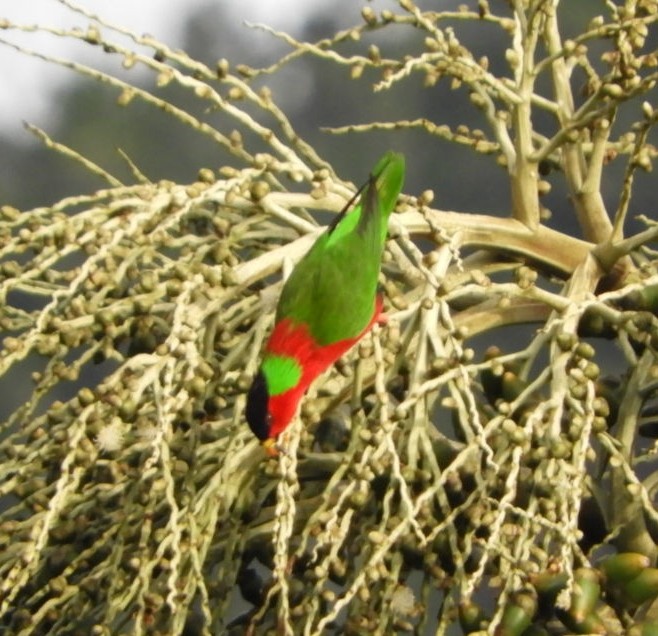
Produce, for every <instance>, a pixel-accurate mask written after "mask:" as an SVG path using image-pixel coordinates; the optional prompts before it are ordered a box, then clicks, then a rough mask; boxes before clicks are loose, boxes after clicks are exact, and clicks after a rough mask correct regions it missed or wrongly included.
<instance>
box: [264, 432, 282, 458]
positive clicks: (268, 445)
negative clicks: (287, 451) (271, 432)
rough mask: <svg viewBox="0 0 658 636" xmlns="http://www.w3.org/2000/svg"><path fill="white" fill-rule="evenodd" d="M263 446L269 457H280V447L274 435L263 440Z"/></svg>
mask: <svg viewBox="0 0 658 636" xmlns="http://www.w3.org/2000/svg"><path fill="white" fill-rule="evenodd" d="M263 448H264V449H265V454H266V455H267V456H268V457H278V456H279V447H278V446H277V445H276V439H274V438H273V437H268V438H267V439H266V440H265V441H264V442H263Z"/></svg>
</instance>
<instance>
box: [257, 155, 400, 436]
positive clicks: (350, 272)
mask: <svg viewBox="0 0 658 636" xmlns="http://www.w3.org/2000/svg"><path fill="white" fill-rule="evenodd" d="M404 172H405V163H404V157H403V156H402V155H400V154H396V153H393V152H387V153H386V154H385V155H384V156H383V157H382V158H381V159H380V160H379V162H378V163H377V165H376V166H375V168H374V170H373V171H372V174H371V176H370V178H369V180H368V182H367V183H366V184H365V185H364V186H363V187H362V188H361V190H360V197H359V199H358V201H357V203H356V204H355V205H354V208H353V209H352V210H349V206H350V204H348V205H347V207H346V208H345V209H344V210H343V211H342V212H341V214H340V215H338V216H337V217H336V219H335V221H334V222H333V223H332V224H331V225H330V226H329V228H328V229H327V231H326V232H324V233H323V234H322V235H320V237H319V238H318V239H317V240H316V242H315V243H314V244H313V246H312V247H311V249H310V250H309V251H308V252H307V253H306V255H305V256H304V257H303V258H302V259H301V260H300V261H299V263H298V264H297V266H296V267H295V268H294V269H293V271H292V273H291V274H290V276H289V278H288V280H287V281H286V282H285V284H284V286H283V290H282V291H281V297H280V299H279V303H278V305H277V310H276V319H275V325H274V330H273V331H272V334H271V336H270V338H269V340H268V341H267V344H266V345H265V350H264V353H263V360H262V363H261V365H260V369H259V370H258V373H257V374H256V377H255V378H254V381H253V384H252V385H251V388H250V389H249V394H248V396H247V407H246V416H247V422H248V423H249V426H250V427H251V430H252V431H253V432H254V435H256V437H258V438H259V439H260V440H263V441H265V440H270V444H271V441H273V440H275V439H276V438H277V437H278V435H279V434H280V433H281V432H282V431H283V430H284V429H285V428H286V427H287V426H288V424H290V421H291V420H292V418H293V417H294V415H295V413H296V411H297V407H298V405H299V402H300V400H301V398H302V396H303V395H304V392H305V391H306V389H308V387H309V385H310V384H311V382H313V380H315V378H317V377H318V376H319V375H320V374H321V373H322V372H323V371H325V370H326V369H327V368H328V367H329V366H330V365H331V364H333V363H334V362H336V360H338V358H340V357H341V356H342V355H343V354H344V353H345V352H346V351H347V350H348V349H350V348H351V347H352V346H353V345H354V344H355V343H356V342H357V341H358V340H359V339H360V338H361V337H362V336H363V335H364V334H365V333H366V332H367V331H368V330H369V329H370V328H371V327H372V325H373V324H374V323H375V321H377V319H378V318H379V317H380V314H381V310H382V299H381V297H380V296H378V295H377V279H378V277H379V270H380V265H381V259H382V252H383V250H384V243H385V241H386V231H387V227H388V217H389V216H390V214H391V211H392V210H393V208H394V207H395V202H396V201H397V198H398V195H399V194H400V190H401V189H402V184H403V181H404ZM358 194H359V193H357V196H358Z"/></svg>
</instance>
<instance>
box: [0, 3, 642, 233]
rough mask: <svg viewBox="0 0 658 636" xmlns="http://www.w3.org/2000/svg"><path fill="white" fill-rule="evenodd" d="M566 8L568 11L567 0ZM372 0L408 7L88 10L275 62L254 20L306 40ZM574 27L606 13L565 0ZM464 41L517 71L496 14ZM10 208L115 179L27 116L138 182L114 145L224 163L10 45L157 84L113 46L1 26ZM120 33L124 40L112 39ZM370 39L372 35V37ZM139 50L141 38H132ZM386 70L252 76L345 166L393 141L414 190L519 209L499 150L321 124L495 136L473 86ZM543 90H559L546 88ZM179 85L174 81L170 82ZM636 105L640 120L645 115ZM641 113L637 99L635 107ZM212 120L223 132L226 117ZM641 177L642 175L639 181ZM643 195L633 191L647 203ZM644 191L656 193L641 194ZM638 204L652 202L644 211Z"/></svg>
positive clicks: (180, 40)
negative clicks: (89, 167) (434, 128)
mask: <svg viewBox="0 0 658 636" xmlns="http://www.w3.org/2000/svg"><path fill="white" fill-rule="evenodd" d="M419 4H420V5H421V6H423V5H426V6H428V7H429V6H430V5H431V7H432V8H433V9H436V10H438V9H447V8H451V9H455V8H457V6H458V4H459V3H458V2H456V1H455V0H434V1H433V2H424V3H423V2H421V3H419ZM473 4H475V3H473ZM565 4H569V8H568V10H567V9H564V5H565ZM366 5H368V6H370V7H371V8H372V9H373V10H374V11H376V12H380V11H381V10H382V9H386V8H388V9H391V10H394V11H399V5H398V4H397V3H396V2H393V0H375V1H373V2H358V1H356V0H317V1H316V2H306V1H305V0H247V1H244V0H167V2H163V0H139V1H138V2H135V1H134V0H114V1H113V2H111V3H107V2H103V1H102V0H79V6H81V7H84V9H85V10H87V11H89V12H93V13H98V14H99V15H101V16H102V17H103V18H104V19H106V20H107V21H110V22H112V23H114V24H117V25H121V26H124V27H126V28H128V29H131V30H132V31H134V32H135V33H137V34H142V33H149V34H151V35H153V36H155V37H156V38H158V39H160V40H161V41H163V42H164V43H166V44H168V45H169V46H171V47H172V48H180V49H184V50H185V51H187V52H188V53H189V54H190V55H191V56H192V57H196V58H198V59H200V60H202V61H204V62H207V63H208V64H211V65H213V64H214V63H215V61H216V60H217V59H219V58H222V57H224V58H227V59H228V60H229V61H230V63H231V64H232V65H235V64H238V63H245V64H249V65H252V66H256V67H266V66H268V65H270V64H272V63H273V62H275V61H276V60H278V59H279V58H280V57H281V56H283V55H285V54H286V53H288V52H289V51H290V48H289V46H288V45H286V44H285V43H283V42H282V41H281V40H279V39H276V38H275V37H274V36H272V35H271V34H268V33H265V32H263V31H260V30H257V29H254V28H250V27H249V26H247V22H250V23H256V22H260V23H265V24H267V25H269V26H271V27H272V28H274V29H280V30H285V31H286V32H288V33H290V34H291V35H292V36H294V37H295V38H297V39H298V40H310V41H316V40H319V39H321V38H326V37H331V36H332V35H333V34H334V33H336V31H338V30H340V29H344V28H348V27H350V26H354V25H358V24H361V23H362V22H363V20H362V18H361V15H360V14H361V9H362V8H363V7H364V6H366ZM491 6H492V10H494V11H502V12H505V11H506V10H507V9H506V6H507V5H506V3H504V2H502V0H500V1H497V0H492V2H491ZM562 8H563V10H562V13H563V16H562V20H563V24H564V32H563V36H564V37H569V36H572V35H574V34H575V33H577V32H578V31H579V30H580V29H582V28H583V27H584V26H585V25H586V24H587V23H588V21H589V20H590V19H591V18H592V17H593V16H594V15H596V13H597V12H599V11H600V10H601V8H602V7H601V6H600V3H598V2H595V1H594V0H580V1H579V2H577V3H564V2H563V3H562ZM0 18H4V19H6V20H8V21H9V22H10V23H13V24H18V25H23V26H28V25H33V24H39V25H41V26H47V27H58V28H60V29H71V28H73V27H78V28H81V29H86V28H87V26H88V24H89V20H88V19H87V18H85V17H84V16H83V15H80V13H77V12H75V11H74V10H72V8H71V7H70V6H66V4H65V3H63V2H61V1H60V0H30V2H29V3H4V6H2V5H0ZM454 24H455V26H456V31H457V34H458V37H459V38H460V39H461V41H462V42H463V43H464V44H465V45H467V46H468V47H470V48H471V50H472V51H473V53H474V54H475V55H476V56H480V55H485V54H486V55H487V56H488V58H489V63H490V68H491V69H492V70H493V71H494V72H508V71H506V69H505V66H504V64H505V63H504V50H505V48H506V46H507V45H508V43H507V40H506V36H505V35H504V34H503V33H501V31H500V29H497V28H495V27H493V26H491V25H490V24H484V23H477V24H473V23H464V22H455V23H454ZM0 37H1V38H2V40H1V44H2V45H0V68H1V69H2V75H3V87H2V90H0V148H1V149H2V152H0V204H11V205H14V206H16V207H19V208H23V209H25V208H29V207H33V206H37V205H44V204H49V203H53V202H55V201H57V200H59V199H60V198H62V197H63V196H67V195H71V194H79V193H83V192H90V191H94V190H96V189H98V188H99V187H105V185H106V184H105V182H103V181H101V180H100V179H98V178H96V177H93V176H92V175H90V174H88V173H87V172H86V171H85V170H84V169H83V168H82V167H81V166H79V165H77V164H76V163H75V162H73V161H70V160H67V159H66V158H64V157H62V156H60V155H59V154H57V153H55V152H53V151H52V150H48V149H47V148H45V147H44V146H43V144H42V143H41V142H40V141H39V140H37V139H36V138H35V137H34V136H33V135H31V134H30V133H29V132H28V131H26V130H25V129H24V127H23V124H22V122H23V121H27V122H29V123H32V124H35V125H37V126H39V127H40V128H42V129H44V130H45V131H46V132H47V133H48V134H49V135H50V136H51V137H52V138H53V139H54V140H55V141H58V142H61V143H63V144H66V145H68V146H70V147H72V148H73V149H74V150H76V151H78V152H80V153H81V154H83V155H85V156H87V157H89V158H91V159H92V160H93V161H95V162H97V163H98V164H99V165H101V166H102V167H103V168H105V169H106V170H108V171H109V172H111V173H112V174H114V175H115V176H117V177H118V178H119V179H121V180H123V181H124V183H131V182H132V177H131V175H130V173H129V170H128V167H127V165H126V162H125V161H124V160H123V159H122V158H121V157H120V155H119V152H118V150H119V149H120V150H122V151H123V152H125V153H126V154H127V155H128V156H129V157H130V158H131V159H132V160H133V161H134V162H135V164H136V165H137V166H138V167H139V168H140V169H141V170H142V172H143V173H144V174H145V175H146V176H148V177H149V178H150V179H152V180H158V179H162V178H167V179H172V180H175V181H177V182H182V183H186V182H190V181H193V180H194V179H195V177H196V174H197V172H198V170H199V168H201V167H209V168H214V169H216V168H217V167H219V166H220V165H222V163H224V162H225V161H226V160H227V157H222V156H221V155H220V154H218V149H217V147H216V146H215V145H213V144H212V143H211V142H210V141H209V140H208V139H207V138H205V137H202V136H201V135H198V134H196V133H194V132H192V131H191V130H189V129H188V128H186V127H184V126H183V125H182V124H180V123H178V122H176V121H174V120H173V119H172V118H171V117H168V116H166V115H164V114H163V113H161V112H159V111H157V110H156V109H155V108H153V107H149V106H147V105H146V104H144V103H141V102H140V101H139V100H133V101H132V102H131V104H130V105H129V106H128V107H125V108H122V107H119V106H118V105H117V97H118V91H117V89H116V88H112V87H107V86H103V85H100V84H99V83H97V82H95V81H93V80H91V79H89V78H82V77H80V76H79V75H78V74H77V73H74V72H72V71H71V70H70V69H66V68H62V67H60V66H57V65H55V64H52V63H48V62H45V61H43V60H41V59H35V58H32V57H29V56H27V55H25V54H24V53H19V52H17V51H16V50H14V49H13V48H11V47H10V46H8V45H7V43H8V42H10V43H15V44H16V43H17V44H20V45H22V46H24V47H27V48H29V49H32V50H35V51H38V52H40V53H47V54H50V55H54V56H58V57H61V58H65V59H68V60H73V61H76V62H82V63H85V64H89V65H90V66H92V67H94V68H100V69H103V70H105V71H108V72H112V73H115V74H117V75H118V76H119V77H123V78H125V79H126V80H128V81H130V82H133V83H136V84H138V85H140V86H144V87H145V88H148V89H150V90H152V89H153V88H154V78H153V75H152V73H150V72H149V71H147V70H145V69H143V68H140V66H139V65H137V66H135V67H134V68H133V69H131V70H130V71H127V70H125V69H123V68H122V67H121V63H120V62H121V60H120V59H119V56H112V55H108V54H106V53H103V51H102V50H100V49H99V47H94V46H92V45H89V44H86V43H84V42H80V41H75V40H73V39H71V38H64V37H60V36H57V35H53V34H49V33H43V32H22V31H18V30H16V29H13V28H12V29H4V30H2V31H0ZM112 38H114V39H115V40H116V41H118V42H121V43H123V44H127V43H129V40H128V38H123V39H122V38H121V37H120V36H115V35H112ZM366 38H367V41H366ZM423 39H424V34H423V33H421V32H419V31H418V30H416V29H414V28H412V27H411V26H409V27H400V26H397V27H395V28H392V29H384V30H382V31H376V32H373V33H368V34H367V35H366V37H364V38H363V41H361V42H357V43H354V42H350V43H349V44H347V43H346V44H342V45H341V46H340V50H341V52H343V53H345V54H349V53H350V52H359V53H360V54H365V52H366V50H367V46H368V45H369V44H370V43H375V44H377V45H378V46H379V47H380V49H381V51H382V55H383V56H385V57H402V56H403V55H404V54H408V53H411V54H414V53H419V52H421V51H422V50H423V49H424V45H423ZM131 46H134V45H132V44H131ZM378 80H379V75H376V74H374V73H372V72H368V70H366V71H365V72H364V74H363V76H362V77H361V78H360V79H359V80H358V81H352V80H350V76H349V69H348V68H347V67H343V66H338V65H336V64H332V63H329V62H327V61H322V60H317V59H312V58H310V57H308V56H306V57H303V58H300V59H296V60H294V61H293V62H292V63H291V64H289V65H287V66H286V67H285V68H284V69H283V70H281V71H280V72H277V73H276V74H274V75H267V76H263V77H260V78H258V79H257V80H256V81H255V85H256V86H260V85H267V86H269V87H270V88H271V89H272V92H273V96H274V99H275V101H276V102H277V103H278V105H279V106H280V107H281V108H282V109H283V110H284V112H286V113H287V115H288V116H289V118H290V119H291V121H292V123H293V125H294V126H295V128H296V130H297V131H298V133H299V134H301V135H302V137H304V138H305V139H306V140H307V141H309V142H310V143H311V144H312V145H313V146H314V147H315V149H316V150H317V151H318V153H319V154H320V155H321V156H322V157H323V158H325V159H327V160H328V161H330V162H331V163H332V164H333V165H334V166H335V167H336V169H337V171H338V173H339V174H340V176H341V177H342V178H344V179H349V180H352V181H354V182H355V183H359V182H362V181H363V180H364V179H365V178H366V176H367V171H368V169H369V166H371V165H372V163H373V161H374V160H376V158H377V157H378V155H379V154H380V153H381V152H382V151H383V150H385V149H388V148H395V149H397V150H400V151H403V152H405V153H406V154H407V157H408V175H409V176H408V180H407V185H406V188H405V190H406V192H407V193H409V194H419V193H420V192H421V191H422V190H423V189H425V188H432V189H433V190H434V191H435V193H436V198H435V201H434V205H435V206H436V207H438V208H441V209H446V210H451V209H452V210H456V211H467V212H479V213H491V214H496V215H505V214H508V213H509V192H508V184H507V179H506V176H505V172H504V170H503V169H501V168H500V167H498V166H497V165H496V163H495V161H494V158H493V157H491V156H490V157H483V156H481V155H477V154H476V153H474V152H472V151H471V150H470V149H469V148H467V147H465V146H459V145H457V144H451V143H448V142H446V141H444V140H442V139H440V138H438V137H435V136H434V137H433V136H430V135H428V134H427V133H425V132H423V131H421V130H419V129H416V130H413V131H409V130H406V131H396V132H395V133H393V132H378V133H367V134H358V133H352V134H348V135H341V136H336V135H332V134H330V133H327V132H322V131H321V127H325V126H341V125H346V124H352V123H356V124H361V123H366V122H371V121H386V122H391V121H395V120H397V119H408V120H415V119H418V118H427V119H428V120H430V121H432V122H434V123H436V124H448V125H449V126H451V128H453V129H454V128H455V127H456V126H457V125H459V124H466V125H467V126H469V127H470V128H482V129H483V130H484V131H485V132H486V133H488V131H487V128H486V124H485V122H484V121H483V119H482V117H481V116H480V113H479V112H478V111H477V110H476V109H475V108H473V107H472V106H471V104H470V102H469V99H468V91H467V90H464V89H463V88H462V89H460V90H452V89H451V87H450V82H449V81H446V80H442V81H440V82H439V83H438V84H436V85H435V86H432V87H430V88H427V87H424V86H423V80H424V76H423V75H422V74H418V75H416V76H411V77H409V78H408V79H406V80H405V81H404V82H402V83H400V84H397V85H396V86H395V87H394V88H393V89H392V90H389V91H382V92H377V93H375V92H373V85H374V83H375V82H376V81H378ZM546 88H547V89H548V90H549V87H548V85H547V86H546ZM172 90H175V89H172ZM177 99H178V102H177V103H185V101H186V100H187V102H188V104H187V105H186V107H187V108H189V109H190V110H191V111H192V112H195V111H199V108H200V106H199V103H198V100H195V98H194V97H193V96H190V95H184V94H182V92H181V95H180V96H178V97H177ZM638 109H639V104H636V105H635V106H634V112H631V113H630V115H631V116H636V115H637V110H638ZM631 110H633V109H631ZM545 119H546V121H543V120H542V117H541V116H540V117H538V120H537V122H536V125H537V127H538V129H540V130H542V131H543V132H545V133H546V134H550V133H551V132H554V125H555V124H554V122H552V121H551V120H550V119H548V118H545ZM209 120H210V121H211V122H212V123H213V124H214V125H216V126H217V127H219V128H222V127H223V126H224V127H226V126H231V123H230V122H222V121H221V114H219V113H217V114H210V117H209ZM622 169H623V164H622V162H621V161H620V162H617V163H616V164H615V163H613V164H612V165H611V167H610V174H609V175H607V179H606V193H604V196H606V197H607V203H609V205H610V207H611V210H614V207H615V206H616V199H617V196H618V185H619V175H620V174H621V171H622ZM642 177H643V175H640V176H639V178H640V180H641V179H642ZM548 179H549V180H550V181H551V184H552V186H553V189H552V192H551V193H550V194H549V195H548V196H547V197H546V198H545V200H544V203H545V205H546V207H547V208H548V209H550V211H551V214H552V218H551V220H550V221H549V223H550V224H552V225H554V226H557V227H561V228H563V229H566V230H567V231H573V232H574V233H576V234H578V230H577V228H576V226H575V223H574V222H573V213H572V211H571V208H570V205H569V203H568V198H567V196H566V192H565V189H564V184H563V182H562V179H561V177H560V175H559V174H555V173H553V174H551V175H550V176H549V177H548ZM643 200H644V199H642V198H638V199H636V204H638V205H640V206H641V205H642V201H643ZM644 201H646V200H644ZM639 211H642V210H639Z"/></svg>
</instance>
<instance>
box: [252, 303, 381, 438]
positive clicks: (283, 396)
mask: <svg viewBox="0 0 658 636" xmlns="http://www.w3.org/2000/svg"><path fill="white" fill-rule="evenodd" d="M381 311H382V298H381V296H379V295H378V296H377V298H376V301H375V311H374V312H373V315H372V318H371V319H370V322H369V323H368V325H367V326H366V328H365V329H364V330H363V331H362V332H361V333H360V334H359V335H358V336H357V337H356V338H348V339H346V340H339V341H338V342H334V343H332V344H330V345H325V346H321V345H318V344H317V343H316V342H315V341H314V340H313V338H312V337H311V335H310V333H309V331H308V328H307V327H306V325H301V324H295V323H293V322H292V321H291V320H289V319H288V318H284V319H283V320H281V321H280V322H278V323H277V324H276V325H275V327H274V330H273V331H272V335H271V336H270V339H269V340H268V342H267V345H266V347H265V352H266V355H267V353H271V354H274V355H280V356H288V357H291V358H294V359H295V360H296V361H297V362H298V364H299V366H300V367H301V369H302V375H301V377H300V379H299V382H298V383H297V384H296V385H295V386H294V387H292V388H291V389H288V390H287V391H285V392H283V393H280V394H279V395H273V396H270V399H269V412H270V415H271V417H272V420H271V424H270V431H269V437H271V438H274V437H277V436H278V435H279V434H280V433H281V432H282V431H283V430H284V429H285V428H286V427H287V426H288V424H289V423H290V420H292V418H293V417H294V415H295V411H296V410H297V405H298V404H299V401H300V400H301V399H302V396H303V395H304V393H305V392H306V389H308V387H309V386H310V384H311V383H312V382H313V380H315V378H317V377H318V376H319V375H320V374H321V373H323V372H324V371H325V370H326V369H328V368H329V367H330V366H331V365H332V364H333V363H334V362H336V360H338V358H340V357H341V356H342V355H343V354H344V353H345V352H346V351H348V350H349V349H351V348H352V347H353V346H354V344H356V343H357V342H358V341H359V340H360V339H361V338H362V337H363V336H364V335H365V334H366V333H367V332H368V331H369V330H370V328H371V327H372V326H373V325H374V324H375V322H376V321H377V320H379V319H380V316H381Z"/></svg>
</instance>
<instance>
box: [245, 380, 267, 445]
mask: <svg viewBox="0 0 658 636" xmlns="http://www.w3.org/2000/svg"><path fill="white" fill-rule="evenodd" d="M269 407H270V391H269V388H268V386H267V379H266V378H265V374H264V373H263V372H262V371H259V372H258V373H257V374H256V376H255V377H254V381H253V382H252V383H251V387H250V389H249V393H247V407H246V409H245V415H246V416H247V423H248V424H249V428H250V429H251V431H252V433H253V434H254V435H255V436H256V437H257V438H258V439H259V440H260V441H261V442H264V441H266V440H267V439H269V438H270V437H271V432H272V419H273V418H272V413H270V408H269Z"/></svg>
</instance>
